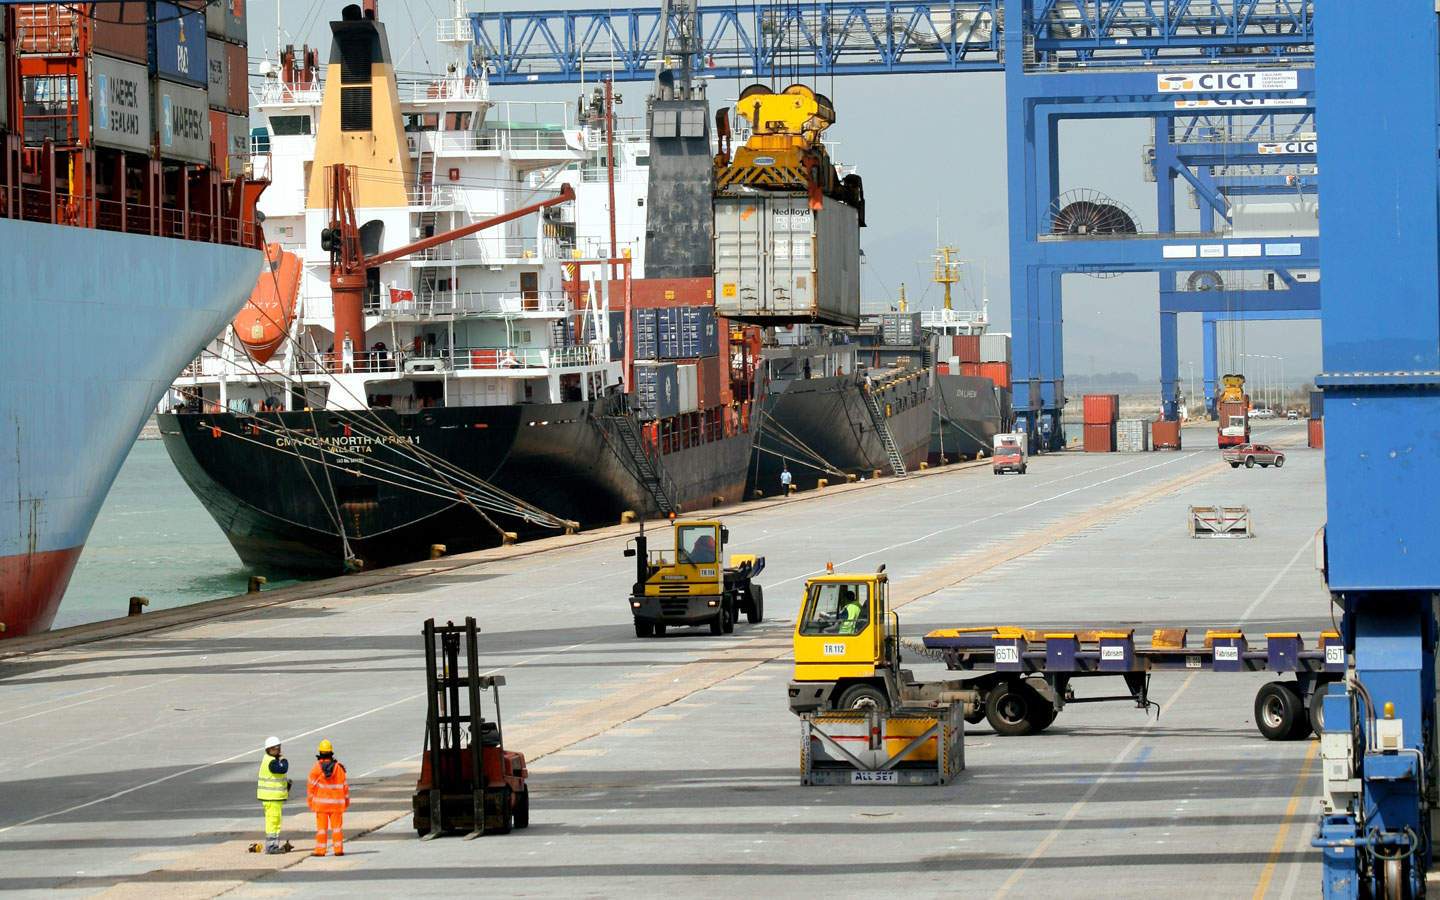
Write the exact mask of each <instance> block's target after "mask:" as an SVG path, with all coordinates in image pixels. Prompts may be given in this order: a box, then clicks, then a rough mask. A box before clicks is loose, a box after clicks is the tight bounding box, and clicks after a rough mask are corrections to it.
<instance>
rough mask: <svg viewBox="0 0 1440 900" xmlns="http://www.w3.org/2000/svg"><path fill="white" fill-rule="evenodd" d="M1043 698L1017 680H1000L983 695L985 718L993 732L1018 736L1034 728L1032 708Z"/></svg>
mask: <svg viewBox="0 0 1440 900" xmlns="http://www.w3.org/2000/svg"><path fill="white" fill-rule="evenodd" d="M1043 699H1044V698H1042V697H1041V696H1040V694H1039V693H1037V692H1036V691H1035V689H1034V688H1031V687H1029V686H1027V685H1024V684H1021V683H1020V682H1018V681H1002V682H1000V683H999V684H997V685H995V686H994V687H993V688H991V689H990V692H989V693H988V694H986V695H985V718H987V719H989V720H990V727H991V728H993V729H995V733H996V734H998V735H1003V736H1005V737H1019V736H1021V735H1026V734H1030V733H1031V732H1032V731H1034V730H1035V722H1034V720H1033V718H1032V717H1033V715H1034V710H1035V707H1036V705H1037V704H1038V703H1039V702H1042V701H1043Z"/></svg>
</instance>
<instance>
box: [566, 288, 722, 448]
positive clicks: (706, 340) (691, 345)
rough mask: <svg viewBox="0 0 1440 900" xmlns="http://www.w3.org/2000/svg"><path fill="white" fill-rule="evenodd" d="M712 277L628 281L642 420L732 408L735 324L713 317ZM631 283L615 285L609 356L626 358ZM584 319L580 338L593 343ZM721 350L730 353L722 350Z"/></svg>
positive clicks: (589, 324)
mask: <svg viewBox="0 0 1440 900" xmlns="http://www.w3.org/2000/svg"><path fill="white" fill-rule="evenodd" d="M714 297H715V291H714V287H713V284H712V282H711V280H710V279H708V278H642V279H637V280H634V281H632V282H631V283H630V306H631V310H630V323H629V324H630V330H629V338H630V341H631V347H630V352H631V354H632V357H633V359H634V367H635V399H636V401H637V408H638V412H639V415H640V418H641V419H644V420H649V421H656V420H664V419H669V418H672V417H674V416H682V415H686V414H689V413H696V412H701V411H704V410H715V409H717V408H721V407H728V406H729V405H730V404H731V401H732V399H733V398H732V396H731V393H732V392H731V389H730V358H729V334H728V331H729V327H730V326H729V324H728V323H727V322H726V320H724V319H722V318H720V317H719V316H717V315H716V314H715V305H714V303H715V300H714ZM624 304H625V283H624V282H623V281H612V282H611V283H610V315H609V320H608V322H609V329H610V357H611V359H624V358H625V343H626V322H625V309H624ZM593 331H594V325H593V319H592V318H591V317H589V316H587V317H586V319H585V324H584V330H583V332H582V339H583V340H585V341H587V342H588V341H590V340H593V339H594V334H593ZM722 349H723V350H724V351H725V352H722Z"/></svg>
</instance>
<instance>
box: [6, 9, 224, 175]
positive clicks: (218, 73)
mask: <svg viewBox="0 0 1440 900" xmlns="http://www.w3.org/2000/svg"><path fill="white" fill-rule="evenodd" d="M207 21H212V22H213V23H214V28H212V30H213V31H217V32H218V35H217V36H218V39H215V38H209V37H207V36H206V24H207ZM245 40H246V32H245V14H244V0H222V2H220V3H212V4H206V3H205V2H204V0H182V2H180V3H169V2H163V0H160V2H153V3H146V2H129V3H105V4H96V5H94V6H92V5H89V4H69V5H62V4H54V3H33V4H20V5H18V6H17V7H16V45H17V46H16V48H17V50H18V51H19V52H20V53H21V54H22V58H21V61H20V66H19V71H20V74H21V77H22V78H23V79H24V81H25V86H24V87H25V90H24V94H25V96H26V97H42V98H58V99H59V100H63V101H64V102H63V103H61V102H56V101H54V100H52V101H50V102H49V103H46V102H42V103H40V104H27V109H26V112H27V116H26V140H27V143H30V144H32V145H33V144H38V143H40V142H41V141H43V140H45V139H47V138H48V139H51V140H53V141H55V143H57V144H59V145H69V146H95V147H99V148H104V149H110V150H121V151H126V152H131V153H145V154H150V153H153V154H155V155H156V156H158V157H159V158H160V159H162V160H173V161H175V162H181V163H197V164H209V165H211V167H212V168H213V169H214V170H215V171H216V172H217V173H219V174H220V176H221V177H222V178H230V177H234V176H236V175H239V174H240V170H239V158H240V157H241V156H243V155H244V154H241V153H238V152H234V151H236V150H237V149H238V144H237V145H232V144H231V142H229V140H228V138H227V136H228V135H229V133H230V132H231V131H232V130H234V131H236V132H237V133H239V134H242V135H244V142H245V144H246V146H247V150H248V142H249V125H248V122H249V118H248V112H249V75H248V64H247V61H246V55H245ZM57 79H58V80H57Z"/></svg>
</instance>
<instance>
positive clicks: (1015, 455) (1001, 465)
mask: <svg viewBox="0 0 1440 900" xmlns="http://www.w3.org/2000/svg"><path fill="white" fill-rule="evenodd" d="M991 462H992V463H993V465H992V467H991V468H992V470H993V471H994V472H995V474H996V475H1000V474H1003V473H1005V472H1019V473H1020V474H1021V475H1024V474H1025V471H1026V468H1027V467H1026V464H1025V435H1023V434H1020V433H1018V432H1016V433H1011V434H997V435H995V444H994V453H993V455H992V457H991Z"/></svg>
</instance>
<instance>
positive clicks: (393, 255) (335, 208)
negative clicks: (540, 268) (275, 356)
mask: <svg viewBox="0 0 1440 900" xmlns="http://www.w3.org/2000/svg"><path fill="white" fill-rule="evenodd" d="M351 177H352V176H351V173H350V170H349V168H348V167H347V166H345V165H343V164H336V165H334V166H332V167H331V169H330V185H329V189H330V190H329V193H330V227H328V228H325V229H323V230H321V232H320V248H321V249H322V250H327V251H329V253H330V297H331V303H332V304H333V306H334V310H335V353H334V355H333V357H332V360H331V367H332V369H334V370H336V371H340V370H341V369H342V368H343V365H344V357H345V355H344V353H343V352H342V350H341V348H342V347H343V346H344V344H345V342H347V341H348V342H350V346H351V347H352V348H353V349H354V351H357V352H358V351H359V350H361V349H362V348H363V347H364V345H365V311H364V297H365V273H366V271H367V270H369V269H373V268H378V267H379V266H382V265H384V264H385V263H389V262H395V261H396V260H400V259H404V258H405V257H407V256H409V255H410V254H412V253H419V252H421V251H423V250H428V249H430V248H431V247H438V246H440V245H441V244H448V243H450V242H451V241H456V240H459V239H460V238H463V237H469V236H470V235H472V234H475V233H477V232H480V231H484V230H485V229H487V228H493V227H495V226H496V225H503V224H505V223H506V222H511V221H514V220H515V219H522V218H524V217H525V216H528V215H530V214H531V213H535V212H539V211H541V210H543V209H548V208H549V207H552V206H557V205H559V204H561V203H568V202H570V201H571V200H574V199H575V191H574V189H573V188H571V186H570V185H568V184H563V185H561V187H560V193H559V194H557V195H556V196H554V197H551V198H549V199H547V200H541V201H538V202H536V203H531V204H530V205H528V206H522V207H519V208H518V209H512V210H511V211H509V212H507V213H501V214H500V215H498V216H493V217H491V218H489V219H484V220H481V221H479V222H471V223H470V224H469V225H465V226H462V227H460V228H456V229H454V230H452V231H446V232H442V233H440V234H436V235H431V236H430V237H426V238H422V239H421V240H418V241H414V242H413V243H409V244H406V245H405V246H403V247H397V248H396V249H394V250H389V251H387V252H385V253H378V254H375V255H373V256H372V255H367V254H366V253H365V250H364V247H363V245H362V244H361V241H360V226H359V224H358V223H357V220H356V217H355V199H354V193H353V191H352V190H351V186H350V180H351Z"/></svg>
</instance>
